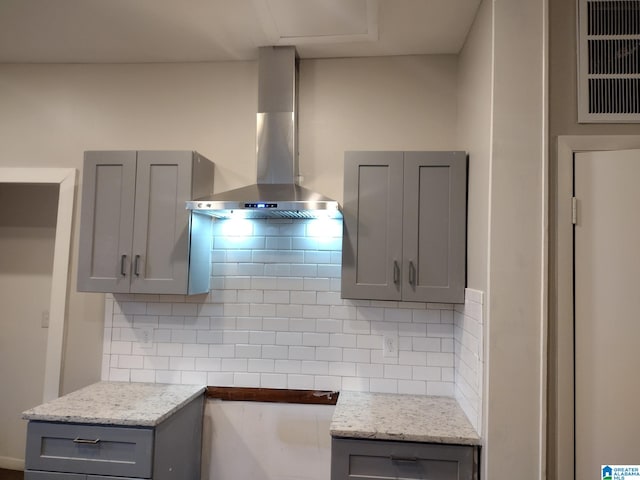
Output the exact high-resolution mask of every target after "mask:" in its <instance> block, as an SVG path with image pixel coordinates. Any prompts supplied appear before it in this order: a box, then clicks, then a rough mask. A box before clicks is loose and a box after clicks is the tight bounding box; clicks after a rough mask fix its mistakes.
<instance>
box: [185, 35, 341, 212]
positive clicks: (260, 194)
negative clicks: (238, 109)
mask: <svg viewBox="0 0 640 480" xmlns="http://www.w3.org/2000/svg"><path fill="white" fill-rule="evenodd" d="M297 103H298V62H297V56H296V50H295V47H261V48H260V49H259V53H258V113H257V117H256V127H257V132H256V153H257V178H256V184H254V185H249V186H247V187H242V188H237V189H235V190H229V191H227V192H223V193H219V194H216V195H213V196H212V197H210V198H202V199H196V200H193V201H190V202H187V208H188V209H190V210H193V211H196V212H199V213H206V214H209V215H211V216H213V217H217V218H231V217H236V216H238V217H241V218H319V217H328V218H342V213H341V211H340V206H339V205H338V202H336V201H335V200H332V199H330V198H328V197H325V196H324V195H322V194H319V193H315V192H312V191H311V190H308V189H306V188H304V187H301V186H300V185H298V184H297V180H298V178H299V173H298V158H297V156H298V142H297V138H298V118H297V112H298V108H297V107H298V105H297Z"/></svg>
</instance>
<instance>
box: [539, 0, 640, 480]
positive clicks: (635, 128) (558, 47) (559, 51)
mask: <svg viewBox="0 0 640 480" xmlns="http://www.w3.org/2000/svg"><path fill="white" fill-rule="evenodd" d="M576 10H577V2H575V1H574V0H554V1H552V2H549V43H550V54H549V61H550V66H549V140H550V142H549V159H550V186H551V189H550V199H549V204H550V205H557V201H558V197H557V191H556V184H557V178H558V176H557V162H558V159H557V139H558V136H560V135H639V134H640V124H637V123H636V124H620V123H616V124H614V123H609V124H603V123H595V124H593V123H592V124H579V123H578V122H577V118H578V113H577V87H576V69H577V59H576V44H577V41H576V15H577V14H576ZM556 221H557V220H556V211H555V209H551V210H550V217H549V225H550V231H551V238H552V239H554V238H555V236H556V232H555V225H556ZM556 248H557V246H556V243H555V242H552V243H551V244H550V264H549V271H550V272H551V277H550V280H549V281H550V285H549V292H550V298H549V301H550V312H551V316H550V318H549V331H550V335H549V359H550V371H549V398H550V399H555V397H556V394H557V390H556V386H555V385H556V382H557V373H556V367H555V359H556V358H557V357H558V356H559V353H558V352H557V345H556V342H557V328H558V325H557V324H558V321H559V319H557V318H555V317H554V316H553V314H554V312H555V311H557V310H556V299H555V295H556V291H557V283H556V280H557V277H556V275H557V273H556V268H557V260H556V256H557V251H556ZM571 401H572V400H571ZM557 421H558V419H557V418H556V405H555V404H554V402H553V401H551V402H550V405H549V429H550V430H549V450H548V454H549V475H550V477H549V478H551V479H554V478H556V473H557V472H556V470H555V466H556V462H557V460H556V423H557Z"/></svg>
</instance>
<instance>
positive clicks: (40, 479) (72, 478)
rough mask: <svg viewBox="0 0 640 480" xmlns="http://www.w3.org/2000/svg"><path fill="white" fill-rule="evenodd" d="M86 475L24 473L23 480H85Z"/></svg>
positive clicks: (28, 471) (30, 471)
mask: <svg viewBox="0 0 640 480" xmlns="http://www.w3.org/2000/svg"><path fill="white" fill-rule="evenodd" d="M86 478H87V476H86V475H80V474H78V473H57V472H37V471H32V470H25V471H24V480H86Z"/></svg>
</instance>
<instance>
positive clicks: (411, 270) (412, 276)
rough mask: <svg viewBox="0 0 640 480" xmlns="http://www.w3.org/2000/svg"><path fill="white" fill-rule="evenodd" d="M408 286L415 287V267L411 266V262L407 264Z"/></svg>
mask: <svg viewBox="0 0 640 480" xmlns="http://www.w3.org/2000/svg"><path fill="white" fill-rule="evenodd" d="M409 285H411V286H412V287H415V286H416V266H415V265H414V264H413V260H411V261H410V262H409Z"/></svg>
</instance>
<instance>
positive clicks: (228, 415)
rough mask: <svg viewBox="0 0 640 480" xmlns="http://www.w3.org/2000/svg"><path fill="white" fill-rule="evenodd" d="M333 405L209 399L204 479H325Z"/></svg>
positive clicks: (204, 434)
mask: <svg viewBox="0 0 640 480" xmlns="http://www.w3.org/2000/svg"><path fill="white" fill-rule="evenodd" d="M334 408H335V407H333V406H331V405H294V404H277V403H259V402H223V401H218V400H209V401H208V402H207V404H206V409H205V422H204V430H203V438H204V445H203V447H204V455H203V469H202V480H223V479H229V480H239V479H249V478H251V479H260V480H294V479H295V480H327V479H329V476H330V467H331V436H330V435H329V425H330V423H331V416H332V415H333V410H334ZM230 459H233V461H229V460H230Z"/></svg>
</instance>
